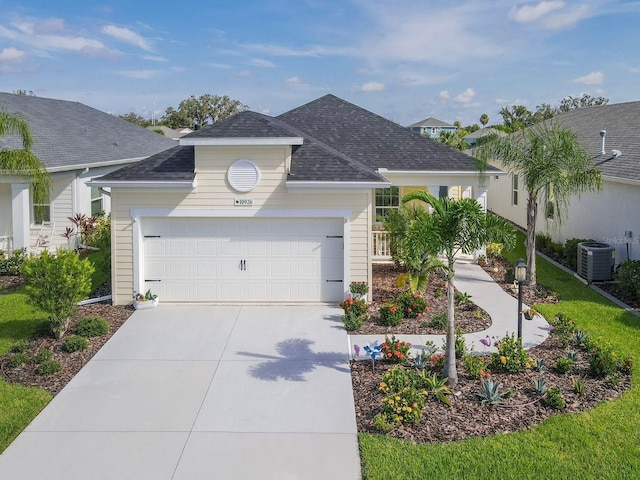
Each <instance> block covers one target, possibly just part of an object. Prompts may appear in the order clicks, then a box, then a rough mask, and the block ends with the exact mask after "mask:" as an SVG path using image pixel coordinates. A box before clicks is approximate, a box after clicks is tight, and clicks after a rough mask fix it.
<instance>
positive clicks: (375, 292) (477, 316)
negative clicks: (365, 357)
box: [350, 264, 491, 335]
mask: <svg viewBox="0 0 640 480" xmlns="http://www.w3.org/2000/svg"><path fill="white" fill-rule="evenodd" d="M401 273H402V270H401V269H400V268H398V267H396V266H395V265H393V264H375V265H373V289H372V291H371V294H372V301H371V303H370V304H369V320H368V321H367V322H365V323H364V325H362V327H360V328H359V329H358V330H355V331H353V332H350V333H352V334H354V335H384V334H390V335H391V334H393V335H398V334H407V335H438V334H442V335H444V334H445V330H444V329H438V328H434V327H433V325H431V321H432V319H433V315H434V314H436V313H441V312H444V313H446V312H447V297H446V284H445V282H444V281H443V280H442V279H441V278H439V277H438V275H435V274H434V275H433V276H432V278H431V279H430V281H429V287H428V288H427V291H426V292H425V293H424V294H423V297H424V298H425V299H427V302H428V304H429V307H428V308H429V309H428V311H427V312H425V314H424V315H423V316H422V317H421V318H407V319H405V320H404V321H403V322H402V323H401V324H400V325H397V326H395V327H388V326H386V325H383V324H382V323H380V313H379V312H380V307H381V306H382V304H383V303H385V302H386V301H389V300H391V299H393V298H396V297H397V296H398V295H399V294H400V293H402V292H403V291H404V290H405V289H401V288H398V287H396V280H397V278H398V276H399V275H400V274H401ZM471 301H473V298H471ZM455 315H456V326H457V327H459V328H460V330H461V331H462V333H473V332H480V331H482V330H485V329H487V328H489V327H490V326H491V317H490V316H489V315H488V314H487V313H486V312H485V311H484V310H482V309H481V308H479V307H478V306H476V305H475V304H473V303H470V304H468V305H466V306H463V307H456V309H455Z"/></svg>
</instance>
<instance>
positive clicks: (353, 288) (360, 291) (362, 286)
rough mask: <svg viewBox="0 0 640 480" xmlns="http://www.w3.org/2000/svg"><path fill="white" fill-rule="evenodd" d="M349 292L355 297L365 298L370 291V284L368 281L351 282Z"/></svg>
mask: <svg viewBox="0 0 640 480" xmlns="http://www.w3.org/2000/svg"><path fill="white" fill-rule="evenodd" d="M349 292H351V295H352V296H353V297H354V298H358V299H362V300H365V299H366V297H367V293H369V286H368V285H367V282H351V284H350V285H349Z"/></svg>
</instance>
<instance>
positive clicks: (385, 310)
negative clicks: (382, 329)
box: [380, 302, 404, 327]
mask: <svg viewBox="0 0 640 480" xmlns="http://www.w3.org/2000/svg"><path fill="white" fill-rule="evenodd" d="M403 319H404V314H403V312H402V308H401V307H400V306H399V305H397V304H395V303H389V302H387V303H385V304H384V305H382V306H381V307H380V322H381V323H382V324H383V325H387V326H389V327H395V326H396V325H399V324H400V322H402V320H403Z"/></svg>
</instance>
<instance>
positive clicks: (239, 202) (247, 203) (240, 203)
mask: <svg viewBox="0 0 640 480" xmlns="http://www.w3.org/2000/svg"><path fill="white" fill-rule="evenodd" d="M233 204H234V205H235V206H236V207H253V198H234V199H233Z"/></svg>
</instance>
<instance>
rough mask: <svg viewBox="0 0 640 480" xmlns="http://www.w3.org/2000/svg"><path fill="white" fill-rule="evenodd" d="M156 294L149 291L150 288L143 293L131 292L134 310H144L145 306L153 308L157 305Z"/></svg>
mask: <svg viewBox="0 0 640 480" xmlns="http://www.w3.org/2000/svg"><path fill="white" fill-rule="evenodd" d="M158 301H159V300H158V296H157V295H155V294H153V293H151V289H149V290H147V291H146V292H145V293H144V294H142V293H137V292H136V293H134V294H133V308H135V309H136V310H146V309H147V308H154V307H157V306H158Z"/></svg>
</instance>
